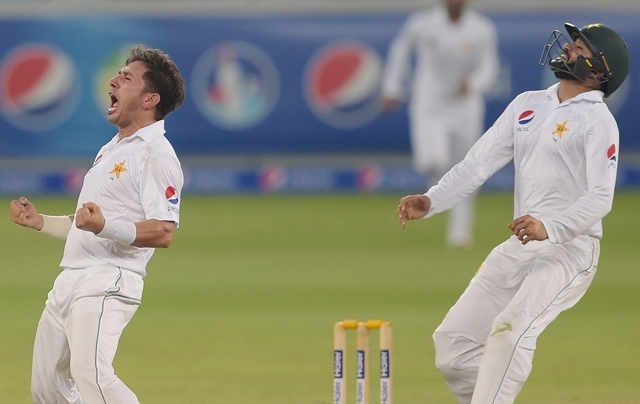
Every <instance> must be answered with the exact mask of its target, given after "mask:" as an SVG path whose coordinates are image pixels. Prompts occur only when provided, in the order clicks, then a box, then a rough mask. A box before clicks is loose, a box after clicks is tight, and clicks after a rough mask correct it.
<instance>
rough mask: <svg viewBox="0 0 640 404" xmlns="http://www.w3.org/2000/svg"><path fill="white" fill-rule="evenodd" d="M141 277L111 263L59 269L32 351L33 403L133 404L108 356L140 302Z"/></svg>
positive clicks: (111, 355) (135, 398)
mask: <svg viewBox="0 0 640 404" xmlns="http://www.w3.org/2000/svg"><path fill="white" fill-rule="evenodd" d="M143 285H144V281H143V279H142V277H141V276H140V275H138V274H136V273H134V272H131V271H127V270H122V269H120V268H117V267H113V266H104V267H91V268H84V269H77V270H71V269H65V270H63V271H62V272H61V273H60V275H58V277H57V278H56V280H55V282H54V285H53V289H52V290H51V291H50V292H49V294H48V298H47V302H46V304H45V308H44V312H43V313H42V317H41V319H40V322H39V323H38V329H37V331H36V338H35V344H34V350H33V368H32V374H31V395H32V397H33V401H34V403H36V404H54V403H56V404H67V403H69V404H135V403H138V402H139V401H138V399H137V397H136V395H135V394H134V393H133V392H132V391H131V390H130V389H129V388H128V387H127V386H126V385H125V384H124V383H123V382H122V381H121V380H120V379H119V378H118V377H117V376H116V374H115V372H114V369H113V365H112V364H113V359H114V357H115V354H116V350H117V349H118V341H119V340H120V335H121V334H122V332H123V330H124V328H125V327H126V326H127V324H128V323H129V320H131V317H133V314H134V313H135V312H136V309H137V308H138V306H139V305H140V301H141V298H142V290H143Z"/></svg>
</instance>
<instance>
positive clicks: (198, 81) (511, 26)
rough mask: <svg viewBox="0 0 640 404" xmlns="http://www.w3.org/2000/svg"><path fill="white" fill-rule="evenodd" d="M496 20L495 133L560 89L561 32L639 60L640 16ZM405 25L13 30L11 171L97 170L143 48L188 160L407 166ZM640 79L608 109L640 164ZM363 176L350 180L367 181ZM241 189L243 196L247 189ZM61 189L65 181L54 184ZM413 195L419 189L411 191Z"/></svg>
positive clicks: (383, 16) (231, 23)
mask: <svg viewBox="0 0 640 404" xmlns="http://www.w3.org/2000/svg"><path fill="white" fill-rule="evenodd" d="M489 16H490V17H491V18H492V19H493V20H494V21H495V22H496V25H497V29H498V34H499V41H500V46H499V48H500V56H501V60H502V70H501V74H500V77H501V78H500V82H499V84H498V85H497V86H496V88H495V91H494V92H493V93H492V94H491V96H490V97H489V103H488V109H487V123H488V124H490V123H491V122H492V121H493V120H494V119H495V118H497V116H498V115H499V114H500V113H501V112H502V110H503V109H504V107H505V106H506V105H507V104H508V103H509V102H510V100H511V99H512V98H513V97H514V96H515V95H516V94H518V93H520V92H522V91H525V90H529V89H540V88H544V87H547V86H548V85H550V84H551V83H552V82H553V81H554V78H553V76H552V75H551V74H550V73H549V72H548V70H547V69H545V68H543V67H541V66H539V64H538V60H539V57H540V54H541V51H542V48H543V46H544V44H545V43H546V40H547V38H548V37H549V35H550V33H551V32H552V30H554V29H563V23H564V22H566V21H571V22H573V23H575V24H576V25H578V26H581V25H584V24H587V23H590V22H594V21H598V22H604V23H607V24H610V25H612V26H614V27H615V28H616V29H617V30H618V31H619V32H620V33H621V34H622V35H623V36H624V37H625V38H626V40H627V42H628V43H629V46H630V49H631V54H632V56H633V55H638V54H640V31H638V30H637V29H636V25H637V21H638V18H639V17H640V14H638V13H613V12H612V13H602V12H599V13H598V14H597V15H592V14H589V13H570V14H569V13H566V14H563V13H557V12H556V13H533V14H531V13H527V14H523V13H498V12H494V13H489ZM406 17H407V14H406V13H395V14H388V13H360V14H358V13H348V14H340V15H339V14H332V13H326V14H310V15H304V14H290V15H289V14H270V15H260V16H258V15H251V14H249V15H237V16H232V15H227V16H219V17H217V16H201V17H186V16H185V17H182V16H180V17H167V16H154V17H125V16H115V15H114V16H91V15H84V16H78V17H71V16H68V17H51V18H12V19H7V20H4V21H2V22H1V23H0V37H2V38H3V40H2V41H0V162H1V161H2V159H9V158H31V159H67V158H74V159H80V160H83V159H86V161H87V162H90V161H92V160H93V157H94V154H95V153H96V151H97V150H98V149H99V147H100V146H102V144H104V143H105V142H106V141H108V140H109V139H110V138H111V137H112V136H113V135H114V134H115V128H114V127H113V126H111V125H110V124H109V123H108V122H107V121H106V109H107V108H108V102H109V97H108V96H107V91H108V85H107V83H108V80H109V79H110V78H111V77H112V76H113V75H115V74H116V72H117V71H118V69H119V68H120V67H121V66H122V65H123V64H124V60H125V58H126V53H127V51H128V49H129V48H130V47H131V46H132V45H134V44H137V43H143V44H145V45H147V46H149V47H154V48H161V49H163V50H164V51H165V52H167V53H168V54H169V55H170V56H171V57H172V58H173V59H174V60H175V61H176V63H177V64H178V66H179V67H180V69H181V70H182V72H183V75H184V76H185V79H186V80H187V86H188V95H187V99H186V101H185V104H184V105H183V107H182V108H181V109H179V110H178V111H177V112H175V113H173V114H172V115H170V116H169V118H168V120H167V123H166V127H167V136H168V137H169V139H170V140H171V142H172V144H173V145H174V147H175V149H176V151H177V152H178V154H179V156H181V157H182V158H183V159H185V158H189V157H195V156H200V157H201V156H209V157H211V158H212V159H215V158H216V156H223V155H224V156H233V155H293V154H315V155H317V154H343V155H351V156H353V155H359V154H363V155H367V154H384V153H389V154H400V155H403V154H405V155H408V153H409V137H408V123H407V116H406V110H399V111H396V112H394V113H391V114H381V113H380V112H379V110H378V92H379V86H380V81H381V75H382V73H383V68H384V60H385V57H386V53H387V48H388V46H389V44H390V42H391V40H392V39H393V37H394V35H395V34H396V33H397V32H398V30H399V29H400V27H401V24H402V23H403V22H404V20H405V19H406ZM443 68H446V66H443ZM638 79H640V70H639V68H638V66H637V65H636V64H633V63H632V66H631V72H630V74H629V78H628V80H627V82H626V83H625V85H624V86H623V87H622V88H621V89H620V90H619V91H618V92H617V93H616V94H614V95H613V96H612V97H611V99H610V100H608V103H609V105H610V108H611V109H612V111H613V112H614V114H615V115H616V118H617V119H618V123H619V127H620V133H621V149H622V154H624V153H625V151H630V150H631V151H640V138H639V137H637V136H635V128H636V127H638V126H639V124H640V114H638V112H639V111H638V107H637V104H636V103H635V97H633V94H636V93H638V90H639V88H638V87H639V84H638V83H639V80H638ZM384 170H386V168H385V169H384ZM384 170H383V171H384ZM390 170H392V171H393V170H395V168H393V167H392V168H390ZM394 172H395V171H394ZM357 173H358V171H357V170H356V174H353V173H352V174H349V175H355V177H354V178H359V177H358V174H357ZM72 174H73V175H74V176H75V175H76V174H75V173H72ZM236 174H237V175H240V177H242V175H241V174H242V173H239V174H238V173H236ZM256 175H258V178H263V179H264V178H270V177H269V176H266V177H261V176H260V175H262V174H260V173H258V174H256ZM296 175H297V174H296ZM300 175H302V174H300ZM336 175H338V176H339V177H340V175H339V173H338V174H336ZM194 176H195V177H196V178H197V175H194ZM365 177H366V176H365ZM234 178H235V177H234ZM242 178H244V177H242ZM287 178H291V175H289V176H287ZM308 178H311V176H308ZM340 178H343V179H344V178H345V177H344V176H343V177H340ZM243 181H244V180H241V181H240V182H239V184H240V185H239V187H240V188H242V187H244V186H245V185H246V183H245V182H243ZM252 181H253V180H252ZM354 181H355V182H354ZM60 182H64V181H53V180H52V181H49V183H50V185H51V184H54V185H55V184H57V183H60ZM400 182H402V181H400ZM281 183H282V181H281ZM352 183H357V180H349V179H347V180H344V181H342V180H341V181H338V184H343V185H344V186H345V187H346V188H348V187H349V186H350V185H349V184H352ZM383 183H384V181H383ZM408 183H411V184H412V185H414V182H413V180H411V181H408ZM242 184H244V185H242ZM318 186H319V187H320V188H322V187H323V186H321V185H318ZM341 186H342V185H338V189H339V188H340V187H341ZM47 188H49V187H47ZM54 188H55V187H54ZM195 188H197V187H195ZM249 188H250V187H249ZM294 189H295V188H294ZM203 190H204V189H203Z"/></svg>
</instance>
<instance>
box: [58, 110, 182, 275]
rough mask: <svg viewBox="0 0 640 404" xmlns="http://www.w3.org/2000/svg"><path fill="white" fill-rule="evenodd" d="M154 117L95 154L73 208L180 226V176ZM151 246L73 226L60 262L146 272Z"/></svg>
mask: <svg viewBox="0 0 640 404" xmlns="http://www.w3.org/2000/svg"><path fill="white" fill-rule="evenodd" d="M164 133H165V130H164V121H162V120H161V121H158V122H155V123H153V124H152V125H149V126H147V127H144V128H142V129H140V130H138V131H137V132H136V133H134V134H133V135H131V136H129V137H127V138H125V139H122V140H119V138H118V136H117V135H116V136H114V138H113V139H112V140H111V141H110V142H109V143H107V144H106V145H105V146H103V147H102V148H101V149H100V151H99V152H98V154H97V156H96V158H95V161H94V163H93V166H92V167H91V168H90V169H89V171H88V172H87V174H86V175H85V177H84V182H83V185H82V190H81V191H80V195H79V197H78V204H77V206H76V211H77V209H80V207H81V206H82V204H83V203H86V202H94V203H95V204H96V205H98V206H99V207H100V209H101V210H102V213H103V214H104V216H105V219H106V220H107V221H114V220H118V221H127V222H134V223H136V222H141V221H145V220H149V219H157V220H161V221H171V222H174V223H175V224H176V226H177V225H178V224H179V218H180V202H181V191H182V186H183V184H184V176H183V173H182V168H181V166H180V161H179V160H178V157H177V156H176V153H175V151H174V149H173V147H172V146H171V144H170V143H169V141H168V140H167V138H166V137H165V136H164ZM154 250H155V249H153V248H140V247H133V246H131V245H125V244H121V243H118V242H116V241H113V240H107V239H104V238H101V237H97V236H96V235H95V234H93V233H91V232H89V231H84V230H80V229H78V228H77V227H76V226H75V221H74V223H73V225H72V226H71V231H70V232H69V235H68V236H67V241H66V244H65V249H64V255H63V258H62V262H61V263H60V266H62V267H63V268H67V269H83V268H88V267H92V266H101V265H114V266H117V267H120V268H123V269H127V270H131V271H134V272H137V273H139V274H140V275H142V276H143V277H144V276H145V275H146V265H147V263H148V262H149V260H150V259H151V256H152V255H153V252H154Z"/></svg>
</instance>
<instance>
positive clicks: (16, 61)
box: [0, 44, 80, 132]
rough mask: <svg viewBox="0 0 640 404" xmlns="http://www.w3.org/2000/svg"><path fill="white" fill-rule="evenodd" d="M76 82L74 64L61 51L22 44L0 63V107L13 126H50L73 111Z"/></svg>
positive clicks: (77, 93) (34, 128) (32, 128)
mask: <svg viewBox="0 0 640 404" xmlns="http://www.w3.org/2000/svg"><path fill="white" fill-rule="evenodd" d="M79 83H80V79H79V77H78V74H77V70H76V68H75V65H74V64H73V62H72V61H71V60H70V59H69V57H67V56H66V55H65V54H64V53H63V52H61V51H60V50H58V49H56V48H54V47H52V46H49V45H41V44H27V45H23V46H21V47H19V48H17V49H14V50H13V51H12V52H11V53H10V54H9V55H8V56H7V57H5V59H4V60H3V61H2V63H1V65H0V87H1V88H0V109H1V111H2V114H3V115H4V117H5V118H6V119H7V121H9V122H10V123H11V124H12V125H14V126H15V127H17V128H20V129H23V130H26V131H32V132H37V131H46V130H50V129H53V128H55V127H56V126H58V125H60V124H61V123H63V122H64V121H66V120H67V119H68V118H69V117H70V116H71V114H72V113H73V112H74V110H75V108H76V106H77V104H78V101H79V99H80V85H79Z"/></svg>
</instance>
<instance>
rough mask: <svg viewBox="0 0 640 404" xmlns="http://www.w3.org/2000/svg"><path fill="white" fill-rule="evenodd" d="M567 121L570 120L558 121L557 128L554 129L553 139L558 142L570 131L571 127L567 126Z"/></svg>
mask: <svg viewBox="0 0 640 404" xmlns="http://www.w3.org/2000/svg"><path fill="white" fill-rule="evenodd" d="M567 122H569V121H564V122H562V123H556V129H555V130H554V131H553V141H554V142H557V141H558V140H561V139H562V136H564V134H565V133H566V132H569V128H567Z"/></svg>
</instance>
